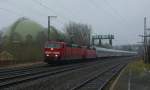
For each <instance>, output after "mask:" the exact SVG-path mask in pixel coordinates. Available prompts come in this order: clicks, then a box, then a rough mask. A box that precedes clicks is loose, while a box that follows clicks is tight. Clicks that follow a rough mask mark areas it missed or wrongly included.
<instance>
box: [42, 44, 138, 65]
mask: <svg viewBox="0 0 150 90" xmlns="http://www.w3.org/2000/svg"><path fill="white" fill-rule="evenodd" d="M132 55H136V52H128V51H121V50H113V49H106V48H99V47H92V46H91V47H87V46H79V45H77V44H68V43H66V42H58V41H48V42H46V44H45V46H44V57H45V58H44V62H46V63H48V64H52V63H59V62H66V61H67V62H68V61H79V60H80V61H81V60H82V61H86V60H92V59H96V58H102V57H114V56H132Z"/></svg>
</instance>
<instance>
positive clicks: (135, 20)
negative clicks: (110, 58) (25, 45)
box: [0, 0, 150, 45]
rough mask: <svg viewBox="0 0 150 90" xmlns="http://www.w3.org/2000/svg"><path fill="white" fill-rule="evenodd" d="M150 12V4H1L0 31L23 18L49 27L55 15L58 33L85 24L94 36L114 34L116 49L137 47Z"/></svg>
mask: <svg viewBox="0 0 150 90" xmlns="http://www.w3.org/2000/svg"><path fill="white" fill-rule="evenodd" d="M39 1H40V2H41V3H42V5H44V6H42V5H41V4H40V3H39ZM149 8H150V0H0V29H2V28H4V27H7V26H9V25H11V24H12V23H13V22H14V21H15V20H17V19H18V18H19V17H23V16H25V17H27V18H30V19H31V20H34V21H36V22H38V23H40V24H42V25H43V26H44V27H47V16H48V15H55V16H57V18H56V19H52V25H54V26H55V27H57V28H58V29H59V30H62V31H63V28H64V24H66V23H69V22H70V21H74V22H77V23H78V22H79V23H85V24H89V25H91V26H92V29H93V34H114V35H115V40H114V42H113V43H114V44H115V45H122V44H135V43H137V42H140V41H141V38H140V37H139V36H138V35H140V34H142V33H143V19H144V17H145V16H146V17H148V18H149V21H150V11H149ZM148 24H150V23H148ZM149 27H150V25H149Z"/></svg>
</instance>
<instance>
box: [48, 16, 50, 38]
mask: <svg viewBox="0 0 150 90" xmlns="http://www.w3.org/2000/svg"><path fill="white" fill-rule="evenodd" d="M48 40H50V16H48Z"/></svg>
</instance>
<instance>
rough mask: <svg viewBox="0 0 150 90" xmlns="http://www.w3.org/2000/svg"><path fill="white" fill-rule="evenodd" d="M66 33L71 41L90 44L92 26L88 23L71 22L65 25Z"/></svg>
mask: <svg viewBox="0 0 150 90" xmlns="http://www.w3.org/2000/svg"><path fill="white" fill-rule="evenodd" d="M65 34H66V35H67V37H68V38H70V40H69V41H70V43H76V44H79V45H90V36H91V27H90V26H88V25H86V24H80V23H74V22H70V23H69V24H67V25H66V26H65Z"/></svg>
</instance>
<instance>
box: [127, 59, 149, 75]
mask: <svg viewBox="0 0 150 90" xmlns="http://www.w3.org/2000/svg"><path fill="white" fill-rule="evenodd" d="M128 69H131V70H132V71H133V72H135V73H142V72H144V69H146V70H150V64H145V63H144V61H143V60H138V61H135V62H133V63H130V64H129V65H128Z"/></svg>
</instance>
